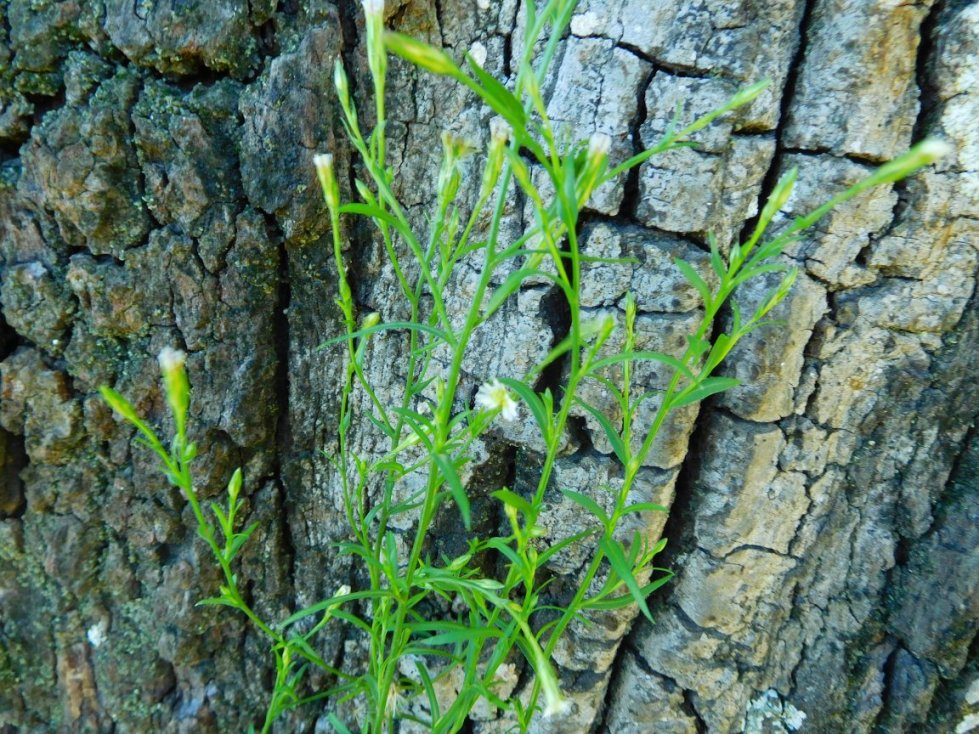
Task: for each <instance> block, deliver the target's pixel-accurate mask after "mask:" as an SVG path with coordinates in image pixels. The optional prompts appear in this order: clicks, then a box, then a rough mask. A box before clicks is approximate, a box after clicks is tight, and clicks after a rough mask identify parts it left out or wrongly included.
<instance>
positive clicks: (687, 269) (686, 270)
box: [673, 257, 713, 309]
mask: <svg viewBox="0 0 979 734" xmlns="http://www.w3.org/2000/svg"><path fill="white" fill-rule="evenodd" d="M673 262H674V263H676V266H677V268H678V269H679V270H680V272H681V273H683V277H684V278H686V279H687V280H688V281H689V282H690V285H692V286H693V287H694V288H696V289H697V292H698V293H699V294H700V298H701V299H702V300H703V302H704V308H706V309H709V308H710V307H711V303H713V300H712V296H711V292H710V287H709V286H708V285H707V283H706V282H705V281H704V279H703V278H701V277H700V274H699V273H698V272H697V271H696V270H694V269H693V266H692V265H691V264H690V263H688V262H687V261H686V260H683V259H681V258H679V257H678V258H676V259H675V260H674V261H673Z"/></svg>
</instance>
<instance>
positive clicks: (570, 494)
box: [561, 489, 608, 528]
mask: <svg viewBox="0 0 979 734" xmlns="http://www.w3.org/2000/svg"><path fill="white" fill-rule="evenodd" d="M561 494H563V495H564V496H565V497H567V498H568V499H569V500H571V501H572V502H574V503H575V504H577V505H580V506H581V507H583V508H584V509H586V510H588V512H590V513H591V514H592V515H594V516H595V517H596V518H597V519H598V520H599V521H600V522H601V523H602V526H603V527H606V528H607V527H608V515H606V514H605V510H603V509H602V508H601V507H600V506H599V504H598V503H597V502H596V501H595V500H593V499H592V498H591V497H589V496H588V495H586V494H582V493H581V492H575V491H573V490H570V489H562V490H561Z"/></svg>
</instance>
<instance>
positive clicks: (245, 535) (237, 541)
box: [229, 522, 260, 557]
mask: <svg viewBox="0 0 979 734" xmlns="http://www.w3.org/2000/svg"><path fill="white" fill-rule="evenodd" d="M259 524H260V523H258V522H253V523H252V524H251V525H249V526H248V527H247V528H246V529H245V530H244V531H243V532H240V533H235V535H234V537H233V538H232V540H231V545H230V546H229V548H230V550H231V556H232V557H234V556H236V555H238V551H240V550H241V547H242V546H243V545H244V544H245V543H246V542H248V539H249V538H250V537H251V536H252V533H254V532H255V530H257V529H258V526H259Z"/></svg>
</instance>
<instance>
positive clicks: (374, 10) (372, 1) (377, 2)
mask: <svg viewBox="0 0 979 734" xmlns="http://www.w3.org/2000/svg"><path fill="white" fill-rule="evenodd" d="M360 4H361V5H363V6H364V15H366V16H368V17H370V16H383V15H384V0H361V3H360Z"/></svg>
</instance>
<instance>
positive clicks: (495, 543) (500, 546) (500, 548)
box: [485, 538, 527, 575]
mask: <svg viewBox="0 0 979 734" xmlns="http://www.w3.org/2000/svg"><path fill="white" fill-rule="evenodd" d="M485 545H486V547H487V548H492V549H493V550H495V551H496V552H497V553H500V554H501V555H504V556H506V558H507V560H508V561H510V563H511V565H513V566H514V567H515V568H516V569H518V570H519V571H520V572H521V575H522V574H523V573H524V571H526V568H527V564H526V563H524V560H523V559H522V558H521V557H520V556H518V555H517V552H516V551H515V550H513V548H512V547H511V546H510V544H509V543H507V542H506V541H505V540H503V538H492V539H490V540H488V541H486V544H485Z"/></svg>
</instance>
